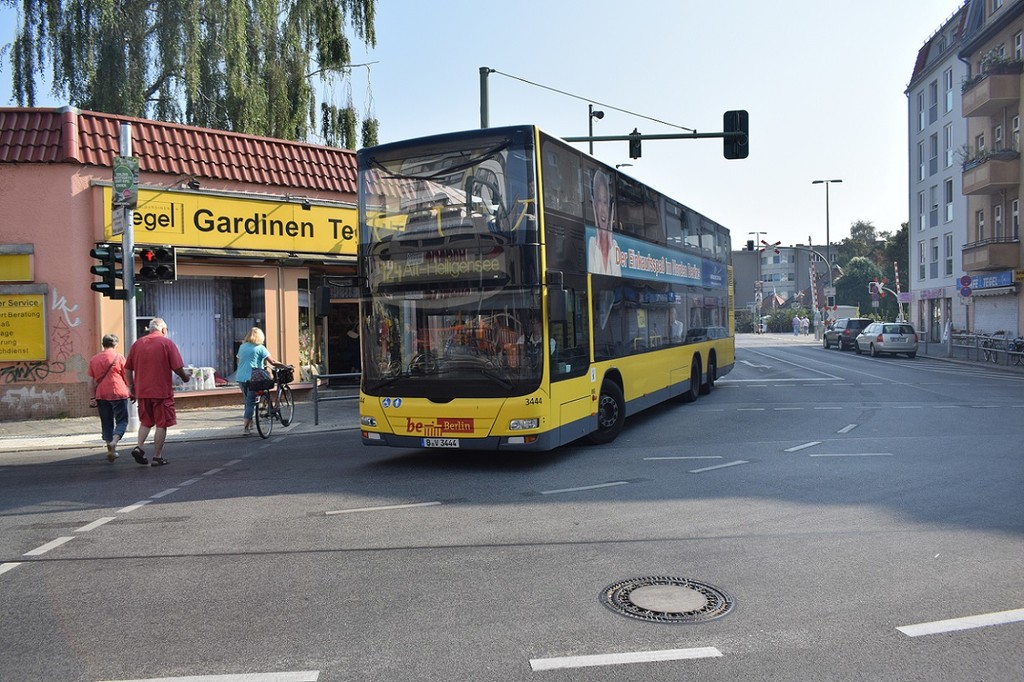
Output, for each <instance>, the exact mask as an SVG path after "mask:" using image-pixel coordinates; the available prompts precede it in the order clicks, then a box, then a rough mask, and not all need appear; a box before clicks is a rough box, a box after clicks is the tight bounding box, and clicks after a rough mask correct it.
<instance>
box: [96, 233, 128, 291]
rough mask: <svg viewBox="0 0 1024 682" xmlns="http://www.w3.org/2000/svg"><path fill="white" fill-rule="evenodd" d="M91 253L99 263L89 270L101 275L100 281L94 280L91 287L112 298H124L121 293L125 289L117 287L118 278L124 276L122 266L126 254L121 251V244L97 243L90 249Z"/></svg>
mask: <svg viewBox="0 0 1024 682" xmlns="http://www.w3.org/2000/svg"><path fill="white" fill-rule="evenodd" d="M89 255H90V256H92V257H93V258H94V259H95V260H96V261H98V264H97V265H93V266H92V267H91V268H89V272H91V273H92V274H94V275H99V276H100V281H98V282H93V283H92V284H91V285H89V288H90V289H92V290H93V291H98V292H99V293H101V294H103V295H104V296H109V297H110V298H123V296H122V295H121V294H123V292H124V290H123V289H118V288H117V280H119V279H122V278H123V277H124V268H123V266H122V262H123V258H124V254H123V252H122V251H121V245H120V244H97V245H96V247H95V248H94V249H92V250H91V251H89Z"/></svg>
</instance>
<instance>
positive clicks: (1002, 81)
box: [961, 72, 1020, 118]
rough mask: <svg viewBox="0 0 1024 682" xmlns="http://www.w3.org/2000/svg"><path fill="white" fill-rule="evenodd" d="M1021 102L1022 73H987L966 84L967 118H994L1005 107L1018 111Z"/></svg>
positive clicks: (964, 109) (965, 115)
mask: <svg viewBox="0 0 1024 682" xmlns="http://www.w3.org/2000/svg"><path fill="white" fill-rule="evenodd" d="M1019 101H1020V73H1019V72H1018V73H986V74H983V75H982V76H981V77H980V78H977V79H972V80H969V81H967V82H965V83H964V90H963V102H962V103H961V106H962V109H963V114H964V117H965V118H969V117H972V116H994V115H996V114H999V113H1001V112H1002V111H1003V108H1005V107H1012V108H1014V109H1016V107H1017V102H1019Z"/></svg>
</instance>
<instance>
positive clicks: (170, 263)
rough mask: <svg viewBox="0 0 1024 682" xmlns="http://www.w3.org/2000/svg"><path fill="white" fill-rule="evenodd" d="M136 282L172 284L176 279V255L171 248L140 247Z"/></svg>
mask: <svg viewBox="0 0 1024 682" xmlns="http://www.w3.org/2000/svg"><path fill="white" fill-rule="evenodd" d="M137 253H138V256H139V271H138V272H137V273H136V274H135V281H136V282H173V281H174V280H176V279H177V278H178V274H177V254H176V253H175V251H174V247H173V246H140V247H139V248H138V249H137Z"/></svg>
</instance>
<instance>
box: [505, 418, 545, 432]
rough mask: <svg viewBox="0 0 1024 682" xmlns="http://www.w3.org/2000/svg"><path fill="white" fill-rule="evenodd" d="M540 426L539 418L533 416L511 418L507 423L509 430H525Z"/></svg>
mask: <svg viewBox="0 0 1024 682" xmlns="http://www.w3.org/2000/svg"><path fill="white" fill-rule="evenodd" d="M539 426H540V419H538V418H536V417H534V418H533V419H513V420H512V421H510V422H509V423H508V428H509V431H525V430H527V429H536V428H537V427H539Z"/></svg>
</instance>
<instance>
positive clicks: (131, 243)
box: [111, 123, 139, 431]
mask: <svg viewBox="0 0 1024 682" xmlns="http://www.w3.org/2000/svg"><path fill="white" fill-rule="evenodd" d="M119 146H120V154H121V156H131V155H132V124H131V123H122V124H121V136H120V140H119ZM111 211H124V234H122V235H121V254H122V256H121V260H122V266H123V267H124V275H123V277H122V282H123V285H124V288H125V299H124V343H123V344H122V346H121V347H122V348H123V349H124V352H125V353H127V352H128V351H130V350H131V347H132V344H134V343H135V337H136V336H137V334H136V331H135V325H136V314H135V213H134V211H132V209H130V208H128V207H127V206H124V207H118V206H114V207H112V208H111ZM128 430H129V431H138V430H139V411H138V408H137V407H136V406H135V403H129V404H128Z"/></svg>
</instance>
